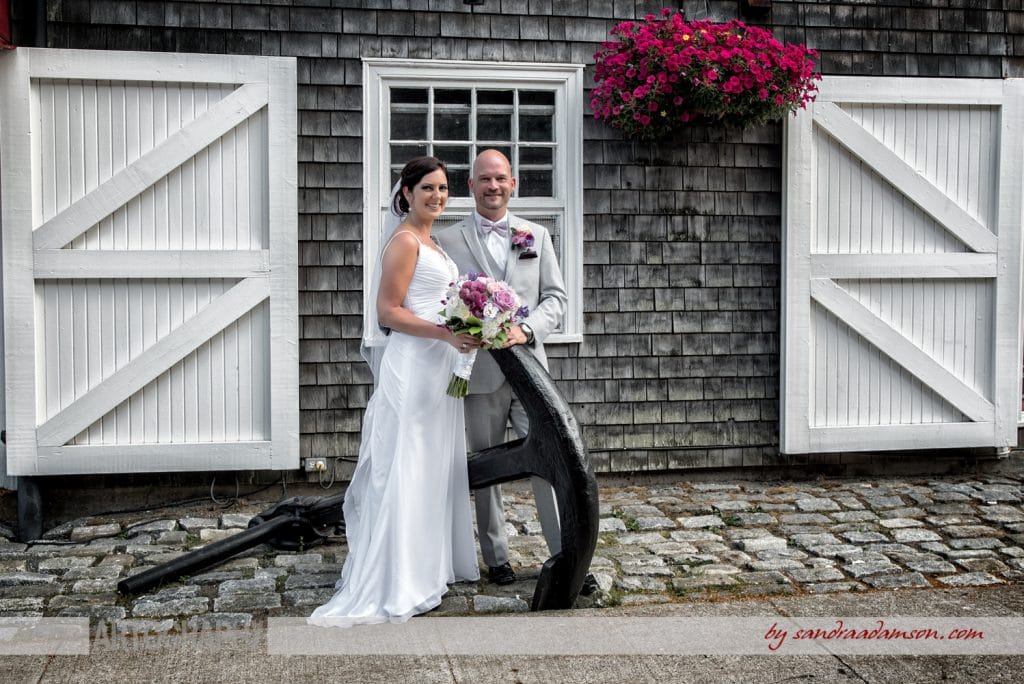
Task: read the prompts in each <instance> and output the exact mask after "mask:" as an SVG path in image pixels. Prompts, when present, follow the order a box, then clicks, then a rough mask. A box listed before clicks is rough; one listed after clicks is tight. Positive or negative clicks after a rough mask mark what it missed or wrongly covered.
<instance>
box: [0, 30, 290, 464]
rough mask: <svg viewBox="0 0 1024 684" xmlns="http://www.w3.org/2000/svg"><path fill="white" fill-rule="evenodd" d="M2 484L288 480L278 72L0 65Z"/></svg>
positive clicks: (252, 67)
mask: <svg viewBox="0 0 1024 684" xmlns="http://www.w3.org/2000/svg"><path fill="white" fill-rule="evenodd" d="M0 88H2V92H0V174H2V178H3V188H2V195H0V201H2V214H0V220H2V238H3V242H2V250H3V261H4V268H3V298H4V302H3V313H4V334H3V340H4V354H5V364H4V370H5V372H6V378H5V380H6V382H5V393H6V425H5V428H6V432H7V454H6V456H7V463H6V470H7V473H8V474H9V475H56V474H65V473H132V472H160V471H195V470H231V469H248V468H258V469H284V468H296V467H298V465H299V447H298V439H299V420H298V349H297V348H298V311H297V297H298V294H297V283H298V280H297V269H298V264H297V243H296V233H297V231H296V223H297V211H296V203H297V199H296V126H295V116H296V115H295V62H294V60H292V59H281V58H276V59H275V58H260V57H229V56H207V55H181V54H158V53H127V52H91V51H72V50H47V49H18V50H15V51H14V52H12V53H10V54H7V55H4V56H3V57H0Z"/></svg>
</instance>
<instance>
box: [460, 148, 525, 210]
mask: <svg viewBox="0 0 1024 684" xmlns="http://www.w3.org/2000/svg"><path fill="white" fill-rule="evenodd" d="M515 189H516V179H515V177H514V176H513V175H512V164H510V163H509V161H508V157H506V156H505V155H504V154H502V153H501V152H499V151H498V150H484V151H483V152H481V153H480V154H478V155H477V157H476V159H475V160H474V161H473V175H472V176H471V177H470V179H469V191H470V192H471V193H473V199H474V200H475V201H476V210H477V212H478V213H479V214H480V215H481V216H483V217H485V218H489V219H492V220H496V219H499V218H501V217H502V216H504V215H505V212H506V211H507V208H508V201H509V200H510V199H511V198H512V191H513V190H515Z"/></svg>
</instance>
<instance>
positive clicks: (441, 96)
mask: <svg viewBox="0 0 1024 684" xmlns="http://www.w3.org/2000/svg"><path fill="white" fill-rule="evenodd" d="M472 101H473V98H472V94H471V92H470V91H469V90H443V89H441V88H438V89H437V90H435V91H434V104H460V105H465V106H467V107H468V106H469V105H470V103H471V102H472Z"/></svg>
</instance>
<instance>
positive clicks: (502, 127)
mask: <svg viewBox="0 0 1024 684" xmlns="http://www.w3.org/2000/svg"><path fill="white" fill-rule="evenodd" d="M476 139H477V140H511V139H512V114H511V112H510V113H508V114H477V116H476Z"/></svg>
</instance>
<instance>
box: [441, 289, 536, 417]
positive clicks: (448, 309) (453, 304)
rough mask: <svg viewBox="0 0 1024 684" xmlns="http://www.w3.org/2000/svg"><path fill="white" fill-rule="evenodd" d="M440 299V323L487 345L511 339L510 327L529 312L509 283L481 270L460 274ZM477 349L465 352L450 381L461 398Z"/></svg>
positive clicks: (452, 391)
mask: <svg viewBox="0 0 1024 684" xmlns="http://www.w3.org/2000/svg"><path fill="white" fill-rule="evenodd" d="M441 303H442V304H444V309H443V310H442V311H441V316H443V317H444V320H443V321H442V323H441V325H443V326H444V327H445V328H447V329H448V330H450V331H451V332H452V333H454V334H456V335H461V334H462V333H469V334H470V335H472V336H473V337H475V338H477V339H478V340H480V341H481V342H483V343H484V345H485V346H487V347H499V348H500V347H501V346H502V345H503V344H505V342H506V341H507V340H508V331H509V329H510V328H511V327H512V326H513V325H516V324H517V323H519V322H520V321H522V320H523V319H525V318H526V317H527V316H528V315H529V313H530V310H529V309H528V308H527V307H525V306H523V305H522V303H521V302H520V300H519V295H517V294H516V293H515V290H513V289H512V288H511V287H509V286H508V283H505V282H502V281H500V280H495V279H494V278H488V277H487V276H486V275H484V274H482V273H469V274H466V275H463V276H459V277H458V279H457V280H455V282H453V283H451V285H449V287H448V292H447V293H446V294H445V298H444V299H442V300H441ZM476 351H477V350H475V349H474V350H472V351H470V352H468V353H466V354H462V356H461V358H460V359H459V365H458V367H457V368H456V369H455V371H454V372H453V373H452V379H451V381H450V382H449V383H448V395H449V396H452V397H458V398H462V397H464V396H466V394H468V393H469V376H470V375H471V374H472V372H473V363H474V362H475V361H476Z"/></svg>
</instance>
